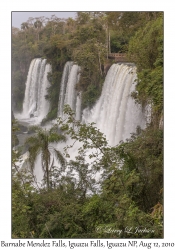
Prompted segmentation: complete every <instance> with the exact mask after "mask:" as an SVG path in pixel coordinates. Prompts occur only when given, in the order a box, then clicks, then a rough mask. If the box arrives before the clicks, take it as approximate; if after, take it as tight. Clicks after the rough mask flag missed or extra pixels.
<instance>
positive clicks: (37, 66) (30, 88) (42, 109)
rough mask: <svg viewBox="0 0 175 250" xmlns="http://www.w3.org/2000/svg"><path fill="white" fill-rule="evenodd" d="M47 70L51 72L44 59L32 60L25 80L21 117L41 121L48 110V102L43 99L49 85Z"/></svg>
mask: <svg viewBox="0 0 175 250" xmlns="http://www.w3.org/2000/svg"><path fill="white" fill-rule="evenodd" d="M48 72H51V65H50V64H46V59H40V58H37V59H33V60H32V62H31V64H30V68H29V72H28V76H27V81H26V89H25V96H24V102H23V112H22V114H21V117H22V118H32V117H36V118H37V121H41V120H42V119H43V118H44V117H45V116H46V115H47V113H48V112H49V102H48V101H47V100H46V99H45V95H46V94H47V88H48V87H49V81H48V79H47V74H48Z"/></svg>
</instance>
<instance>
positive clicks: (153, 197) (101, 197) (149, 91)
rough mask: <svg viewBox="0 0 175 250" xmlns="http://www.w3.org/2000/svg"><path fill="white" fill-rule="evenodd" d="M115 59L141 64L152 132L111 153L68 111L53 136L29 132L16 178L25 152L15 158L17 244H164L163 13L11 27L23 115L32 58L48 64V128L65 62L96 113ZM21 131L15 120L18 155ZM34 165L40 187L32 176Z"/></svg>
mask: <svg viewBox="0 0 175 250" xmlns="http://www.w3.org/2000/svg"><path fill="white" fill-rule="evenodd" d="M110 51H111V52H125V53H127V54H128V57H130V60H131V62H134V63H135V64H136V66H137V70H138V79H137V89H136V91H135V92H133V93H132V96H133V98H135V101H136V102H139V103H141V104H142V106H143V109H146V107H147V105H148V104H149V105H150V106H151V121H150V123H149V124H148V126H147V128H146V129H145V130H143V131H142V130H141V129H140V128H138V129H137V132H136V133H135V134H133V135H132V136H131V138H130V139H128V140H127V141H125V142H121V143H120V144H119V145H116V146H114V147H111V146H109V145H108V143H107V141H106V138H105V136H104V135H103V134H102V133H101V132H100V131H99V130H98V129H97V128H96V127H95V124H82V123H81V122H79V121H76V120H75V118H74V113H73V111H72V110H71V109H70V108H69V107H68V106H66V107H65V113H66V114H67V119H65V120H64V121H63V120H61V119H60V120H58V124H57V125H55V126H54V127H52V128H50V129H45V128H43V127H33V128H32V132H31V133H32V134H31V135H29V137H28V139H27V140H26V144H25V147H27V149H28V152H29V161H28V164H29V167H28V168H26V167H23V168H19V162H21V161H22V159H21V156H20V155H21V152H20V150H19V148H18V149H17V148H16V147H15V149H14V148H13V149H12V237H13V238H162V237H163V129H162V125H161V126H160V120H162V119H163V14H162V13H161V12H107V13H104V12H90V13H89V12H78V13H77V17H76V19H75V20H74V19H71V18H68V19H59V18H56V17H55V16H52V17H51V19H46V18H44V17H40V18H38V19H33V18H30V19H29V20H28V21H27V22H25V23H23V24H22V25H21V30H19V29H16V28H14V27H13V28H12V94H13V97H12V99H13V103H14V107H15V109H16V110H21V109H22V102H23V96H24V89H25V85H24V84H25V79H26V77H27V71H28V67H29V63H30V61H31V59H33V58H35V57H44V58H46V59H47V60H48V62H50V63H51V64H52V73H51V74H49V75H48V78H49V80H50V82H51V87H50V88H49V89H48V95H47V96H46V98H47V99H48V100H49V101H50V102H51V107H52V108H51V112H50V113H49V114H48V117H47V118H46V119H54V118H56V115H57V106H58V105H57V104H58V95H59V88H60V82H61V76H62V71H63V67H64V64H65V62H66V61H67V60H72V61H75V62H76V63H78V64H79V66H80V67H81V78H80V81H79V83H78V84H77V86H76V88H77V89H80V90H81V91H82V92H83V94H82V96H83V107H86V106H89V107H91V106H93V104H94V103H95V101H96V100H97V98H98V96H99V95H100V92H101V89H102V82H103V80H104V77H105V72H104V66H105V65H106V64H108V63H109V64H112V63H113V61H112V60H111V61H110V60H109V59H108V58H107V55H108V53H109V52H110ZM18 127H19V126H18V124H17V123H16V121H14V120H13V124H12V130H13V131H12V145H13V146H16V145H17V138H16V134H17V131H18ZM66 137H69V138H71V143H70V144H68V143H67V144H66V145H67V146H62V148H57V146H56V143H57V142H60V141H65V138H66ZM54 143H55V144H54ZM59 145H61V144H59ZM62 145H63V144H62ZM59 147H61V146H59ZM72 147H77V155H75V157H74V159H70V155H71V150H72ZM61 151H62V154H61ZM38 155H41V164H40V165H39V167H40V168H41V169H43V173H44V174H43V176H44V180H43V184H44V185H43V186H41V185H38V183H37V181H36V179H35V175H34V171H35V167H36V160H37V156H38ZM53 156H54V157H55V158H54V157H53ZM131 228H132V230H134V231H132V233H131ZM145 228H146V229H147V230H146V231H144V229H145ZM143 231H144V233H143ZM119 232H120V233H119Z"/></svg>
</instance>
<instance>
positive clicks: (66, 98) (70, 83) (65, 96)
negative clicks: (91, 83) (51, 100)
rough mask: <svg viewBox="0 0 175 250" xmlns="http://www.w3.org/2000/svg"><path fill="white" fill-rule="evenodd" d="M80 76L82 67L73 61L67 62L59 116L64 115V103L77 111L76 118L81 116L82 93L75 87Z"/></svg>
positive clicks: (61, 90) (62, 81)
mask: <svg viewBox="0 0 175 250" xmlns="http://www.w3.org/2000/svg"><path fill="white" fill-rule="evenodd" d="M79 78H80V67H79V66H78V65H76V64H73V62H67V63H66V64H65V67H64V71H63V76H62V80H61V89H60V96H59V103H58V116H60V117H62V118H63V117H64V114H63V109H64V105H66V104H68V105H69V106H70V107H71V109H72V110H73V111H75V114H76V118H77V119H78V120H80V118H81V93H78V92H77V91H76V89H75V85H76V84H77V83H78V81H79Z"/></svg>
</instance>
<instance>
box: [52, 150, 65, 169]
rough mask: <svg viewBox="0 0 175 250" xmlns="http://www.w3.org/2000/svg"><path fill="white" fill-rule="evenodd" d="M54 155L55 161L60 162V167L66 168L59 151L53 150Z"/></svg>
mask: <svg viewBox="0 0 175 250" xmlns="http://www.w3.org/2000/svg"><path fill="white" fill-rule="evenodd" d="M54 153H55V156H56V159H57V160H58V161H59V162H60V164H61V166H63V167H65V166H66V160H65V158H64V156H63V155H62V153H61V152H60V151H59V150H56V149H54Z"/></svg>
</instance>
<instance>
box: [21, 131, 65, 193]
mask: <svg viewBox="0 0 175 250" xmlns="http://www.w3.org/2000/svg"><path fill="white" fill-rule="evenodd" d="M32 130H33V131H35V135H33V136H31V137H29V138H27V140H26V142H25V144H26V145H27V146H28V151H29V159H28V161H29V164H30V166H31V168H32V170H33V169H34V166H35V161H36V158H37V156H38V155H41V164H42V169H43V171H44V176H45V178H46V184H47V189H49V187H50V179H49V170H50V169H51V167H52V166H53V164H54V156H55V157H56V159H57V160H58V161H59V163H60V164H61V166H63V167H64V166H65V164H66V162H65V159H64V157H63V155H62V154H61V152H60V151H59V150H57V149H56V148H55V147H54V146H53V145H52V143H54V142H57V143H58V142H61V141H65V140H66V138H65V136H63V135H61V134H58V132H57V131H58V127H57V126H53V127H52V128H50V129H49V130H46V129H43V128H41V127H39V126H33V127H32ZM51 156H53V160H52V163H51Z"/></svg>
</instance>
